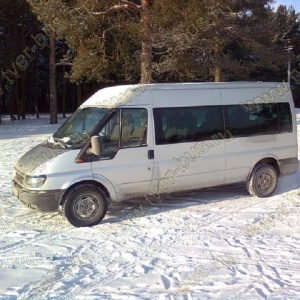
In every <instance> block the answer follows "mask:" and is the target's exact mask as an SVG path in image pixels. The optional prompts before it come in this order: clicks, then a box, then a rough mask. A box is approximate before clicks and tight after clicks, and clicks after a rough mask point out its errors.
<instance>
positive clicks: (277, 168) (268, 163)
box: [247, 156, 280, 180]
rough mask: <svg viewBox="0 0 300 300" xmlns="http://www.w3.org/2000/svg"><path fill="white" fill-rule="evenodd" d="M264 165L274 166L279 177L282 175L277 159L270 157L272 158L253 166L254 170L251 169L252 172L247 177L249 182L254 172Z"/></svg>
mask: <svg viewBox="0 0 300 300" xmlns="http://www.w3.org/2000/svg"><path fill="white" fill-rule="evenodd" d="M262 164H267V165H272V166H273V167H274V168H275V169H276V171H277V174H278V176H279V175H280V167H279V163H278V160H277V159H276V158H274V157H271V156H270V157H265V158H262V159H261V160H259V161H258V162H257V163H256V164H255V165H254V166H253V168H251V170H250V172H249V174H248V176H247V180H249V179H250V177H251V174H252V173H253V171H254V170H256V169H257V168H258V167H259V166H260V165H262Z"/></svg>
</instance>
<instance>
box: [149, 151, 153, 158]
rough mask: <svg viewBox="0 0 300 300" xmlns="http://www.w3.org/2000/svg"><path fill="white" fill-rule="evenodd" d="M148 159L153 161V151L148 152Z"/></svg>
mask: <svg viewBox="0 0 300 300" xmlns="http://www.w3.org/2000/svg"><path fill="white" fill-rule="evenodd" d="M148 159H154V150H148Z"/></svg>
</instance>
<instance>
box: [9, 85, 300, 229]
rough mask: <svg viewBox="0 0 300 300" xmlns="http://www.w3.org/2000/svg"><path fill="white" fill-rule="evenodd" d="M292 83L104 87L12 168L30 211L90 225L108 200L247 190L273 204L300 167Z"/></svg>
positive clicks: (15, 189) (103, 211) (15, 186)
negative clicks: (236, 187) (281, 183)
mask: <svg viewBox="0 0 300 300" xmlns="http://www.w3.org/2000/svg"><path fill="white" fill-rule="evenodd" d="M297 156H298V145H297V127H296V117H295V112H294V103H293V98H292V94H291V90H290V87H289V85H288V84H287V83H274V82H272V83H262V82H259V83H256V82H240V83H239V82H235V83H176V84H175V83H174V84H149V85H148V84H147V85H121V86H114V87H108V88H104V89H101V90H99V91H98V92H96V93H95V94H94V95H92V96H91V97H90V98H89V99H88V100H86V101H85V102H84V103H83V104H82V105H81V106H80V107H79V108H78V109H77V110H76V111H75V112H74V113H73V114H72V115H71V116H70V117H69V118H68V119H67V120H66V121H65V122H64V123H63V124H62V125H61V127H60V128H59V129H58V130H57V131H56V132H55V133H54V134H53V135H52V136H51V137H49V138H48V140H46V141H44V142H42V143H41V144H39V145H37V146H35V147H34V148H33V149H31V150H30V151H28V152H27V153H26V154H25V155H23V156H22V157H21V158H20V159H19V160H18V162H17V163H16V165H15V167H14V175H13V188H12V189H13V193H14V195H15V196H16V197H17V198H18V199H20V200H21V201H22V202H23V203H25V204H26V205H27V206H28V207H30V208H33V209H38V210H40V211H47V212H48V211H55V210H58V209H59V208H60V207H62V211H63V213H64V215H65V217H66V218H67V220H68V221H69V222H70V223H71V224H73V225H74V226H77V227H81V226H92V225H95V224H98V223H99V222H100V221H101V220H102V219H103V218H104V216H105V214H106V212H107V208H108V205H109V204H110V203H111V202H116V201H122V200H124V199H130V198H135V197H138V198H140V197H146V196H148V195H160V194H167V193H173V192H179V191H188V190H195V189H201V188H208V187H215V186H222V185H228V184H233V183H240V182H244V183H246V186H247V189H248V191H249V193H250V194H251V195H253V196H257V197H268V196H270V195H272V193H273V192H274V191H275V189H276V186H277V182H278V177H279V176H282V175H286V174H292V173H295V172H297V170H298V158H297Z"/></svg>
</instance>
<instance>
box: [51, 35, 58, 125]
mask: <svg viewBox="0 0 300 300" xmlns="http://www.w3.org/2000/svg"><path fill="white" fill-rule="evenodd" d="M49 45H50V51H49V69H50V76H49V89H50V124H57V123H58V121H57V92H56V69H55V36H50V37H49Z"/></svg>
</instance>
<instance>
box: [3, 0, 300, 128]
mask: <svg viewBox="0 0 300 300" xmlns="http://www.w3.org/2000/svg"><path fill="white" fill-rule="evenodd" d="M274 3H275V1H268V0H259V1H258V0H218V1H217V0H211V1H204V0H130V1H128V0H105V1H100V0H98V1H96V0H0V72H1V73H0V123H1V114H6V115H9V116H10V118H11V119H12V120H14V119H16V118H18V119H25V118H26V114H36V116H37V117H39V114H40V113H50V123H51V124H54V123H57V120H58V113H62V116H63V117H65V116H66V113H68V112H73V111H74V110H75V109H76V108H77V107H78V105H80V104H81V103H82V102H83V101H84V100H85V99H86V98H87V97H89V96H90V95H91V94H93V93H94V92H95V91H96V90H98V89H99V88H103V87H106V86H112V85H116V84H133V83H155V82H213V81H216V82H220V81H279V82H282V81H288V66H289V65H290V83H291V88H292V92H293V95H294V100H295V104H296V106H297V107H300V17H299V16H300V15H299V13H297V12H296V11H295V9H294V8H293V7H286V6H282V5H280V6H278V7H277V9H276V10H274V9H273V7H274Z"/></svg>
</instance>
